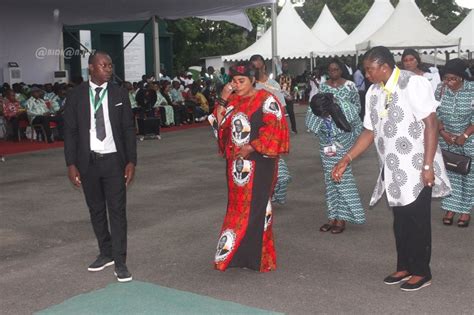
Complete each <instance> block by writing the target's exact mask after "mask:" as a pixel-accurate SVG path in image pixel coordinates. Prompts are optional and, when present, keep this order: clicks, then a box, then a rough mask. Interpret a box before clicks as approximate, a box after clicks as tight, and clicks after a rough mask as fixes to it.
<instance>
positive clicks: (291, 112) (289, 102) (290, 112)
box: [285, 99, 298, 132]
mask: <svg viewBox="0 0 474 315" xmlns="http://www.w3.org/2000/svg"><path fill="white" fill-rule="evenodd" d="M285 103H286V113H287V114H288V117H289V118H290V123H291V131H293V132H298V131H297V130H296V119H295V111H294V109H293V105H294V102H293V101H292V100H288V99H285Z"/></svg>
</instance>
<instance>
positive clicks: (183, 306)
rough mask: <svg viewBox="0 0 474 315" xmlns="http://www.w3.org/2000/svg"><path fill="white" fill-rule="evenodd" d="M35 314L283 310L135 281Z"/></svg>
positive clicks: (80, 297)
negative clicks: (265, 308) (222, 299)
mask: <svg viewBox="0 0 474 315" xmlns="http://www.w3.org/2000/svg"><path fill="white" fill-rule="evenodd" d="M36 314H42V315H45V314H61V315H63V314H81V315H86V314H193V315H195V314H206V315H208V314H209V315H211V314H249V315H250V314H252V315H253V314H281V313H275V312H270V311H265V310H261V309H256V308H252V307H248V306H245V305H241V304H237V303H233V302H227V301H221V300H217V299H214V298H210V297H206V296H202V295H198V294H194V293H189V292H184V291H179V290H175V289H169V288H165V287H162V286H159V285H155V284H151V283H145V282H140V281H132V282H130V283H114V284H110V285H108V286H107V287H105V288H104V289H100V290H96V291H93V292H89V293H85V294H81V295H78V296H75V297H73V298H70V299H68V300H66V301H64V302H63V303H61V304H58V305H55V306H52V307H50V308H47V309H45V310H42V311H40V312H38V313H36Z"/></svg>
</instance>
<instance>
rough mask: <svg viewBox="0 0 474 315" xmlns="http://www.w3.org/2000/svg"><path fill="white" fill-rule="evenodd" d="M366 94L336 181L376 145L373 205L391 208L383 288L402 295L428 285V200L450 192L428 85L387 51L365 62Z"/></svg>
mask: <svg viewBox="0 0 474 315" xmlns="http://www.w3.org/2000/svg"><path fill="white" fill-rule="evenodd" d="M364 68H365V71H366V76H367V78H368V79H369V80H370V81H371V82H373V83H374V84H373V85H372V86H371V87H370V89H369V90H368V91H367V95H366V115H365V118H364V128H365V129H364V130H363V131H362V133H361V135H360V137H359V138H358V139H357V141H356V143H355V144H354V146H353V147H352V148H351V149H350V150H349V152H348V153H347V154H346V156H344V157H343V158H342V159H341V160H340V161H339V162H338V163H337V164H336V165H335V166H334V169H333V171H332V178H333V179H334V180H335V181H340V180H341V177H342V174H343V173H344V171H345V169H346V167H347V166H348V165H349V163H350V162H351V161H352V160H353V159H355V158H357V157H358V156H359V155H360V154H361V153H362V152H364V151H365V150H366V149H367V148H368V147H369V146H370V145H371V144H372V143H373V142H375V145H376V148H377V153H378V156H379V161H380V172H379V177H378V180H377V184H376V187H375V190H374V193H373V195H372V198H371V200H370V205H371V206H372V205H374V204H375V203H376V202H377V201H378V200H379V199H380V197H381V196H382V194H383V192H384V191H386V192H387V194H386V195H387V200H388V203H389V205H390V206H391V207H392V208H393V216H394V223H393V228H394V233H395V242H396V248H397V271H396V272H395V273H392V274H391V275H389V276H387V277H386V278H385V279H384V283H386V284H389V285H393V284H398V283H402V285H401V289H402V290H403V291H416V290H419V289H421V288H424V287H426V286H428V285H430V284H431V279H432V276H431V270H430V259H431V197H432V196H433V197H442V196H446V195H448V194H449V193H450V192H451V187H450V183H449V180H448V178H447V175H446V170H445V168H444V164H443V159H442V156H441V150H440V148H439V146H438V139H437V119H436V107H437V106H438V103H437V102H436V100H435V99H434V95H433V90H432V88H431V85H430V83H429V81H428V80H427V79H426V78H424V77H421V76H417V75H414V74H413V73H411V72H408V71H403V70H400V69H398V68H397V67H396V66H395V61H394V59H393V55H392V54H391V53H390V51H389V50H388V49H387V48H386V47H382V46H378V47H374V48H372V49H370V50H369V51H368V52H367V53H366V54H365V56H364Z"/></svg>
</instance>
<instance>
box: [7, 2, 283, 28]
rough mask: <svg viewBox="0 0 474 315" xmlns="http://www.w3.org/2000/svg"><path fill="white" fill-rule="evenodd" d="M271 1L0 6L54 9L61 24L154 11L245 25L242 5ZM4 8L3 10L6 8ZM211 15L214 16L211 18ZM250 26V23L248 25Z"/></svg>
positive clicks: (161, 14)
mask: <svg viewBox="0 0 474 315" xmlns="http://www.w3.org/2000/svg"><path fill="white" fill-rule="evenodd" d="M270 3H275V0H219V1H218V4H217V3H216V1H215V0H199V1H195V0H179V1H176V0H133V1H132V2H130V1H127V0H81V1H64V0H45V1H35V0H26V1H22V2H21V1H17V0H4V1H2V4H3V7H5V8H9V10H10V9H12V10H13V12H15V11H16V10H15V9H17V10H20V12H21V11H23V12H24V10H25V8H27V9H28V11H31V12H35V11H37V10H39V11H42V12H44V11H49V12H50V16H51V18H52V16H53V11H54V10H58V11H57V12H59V22H60V23H63V24H65V25H74V24H87V23H102V22H116V21H131V20H143V19H145V20H146V19H149V18H150V17H152V16H154V15H157V16H159V17H161V18H168V19H179V18H185V17H191V16H196V17H202V18H209V19H215V20H223V19H230V20H231V22H233V21H232V20H234V22H235V21H237V22H239V21H240V22H243V23H244V24H245V25H242V23H239V25H241V26H244V27H247V28H248V27H249V21H248V18H246V17H245V18H244V19H245V20H242V18H243V15H244V12H243V10H244V9H247V8H251V7H255V6H259V5H264V4H270ZM9 10H6V11H9ZM214 17H215V18H214ZM250 29H251V25H250Z"/></svg>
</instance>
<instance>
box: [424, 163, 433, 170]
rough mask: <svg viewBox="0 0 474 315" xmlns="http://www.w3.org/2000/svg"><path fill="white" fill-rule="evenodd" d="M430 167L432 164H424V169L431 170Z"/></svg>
mask: <svg viewBox="0 0 474 315" xmlns="http://www.w3.org/2000/svg"><path fill="white" fill-rule="evenodd" d="M430 168H431V166H430V165H429V164H425V165H423V169H424V170H425V171H429V170H430Z"/></svg>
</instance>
